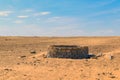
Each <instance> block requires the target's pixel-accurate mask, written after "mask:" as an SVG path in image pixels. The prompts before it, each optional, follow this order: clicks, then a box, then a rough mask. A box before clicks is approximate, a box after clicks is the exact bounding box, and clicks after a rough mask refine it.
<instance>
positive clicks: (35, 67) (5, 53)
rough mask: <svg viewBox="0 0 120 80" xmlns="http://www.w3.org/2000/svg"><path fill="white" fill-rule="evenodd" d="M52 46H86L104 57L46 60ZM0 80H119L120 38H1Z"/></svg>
mask: <svg viewBox="0 0 120 80" xmlns="http://www.w3.org/2000/svg"><path fill="white" fill-rule="evenodd" d="M53 44H64V45H85V46H88V47H89V53H92V54H95V55H96V54H98V53H102V54H104V55H103V56H101V57H98V58H97V59H56V58H45V57H44V56H45V54H46V52H47V48H48V46H49V45H53ZM31 50H35V51H36V54H31V53H30V52H31ZM110 56H113V59H110ZM0 80H120V37H66V38H65V37H0Z"/></svg>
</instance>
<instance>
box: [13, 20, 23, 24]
mask: <svg viewBox="0 0 120 80" xmlns="http://www.w3.org/2000/svg"><path fill="white" fill-rule="evenodd" d="M14 23H16V24H21V23H23V21H22V20H16V21H14Z"/></svg>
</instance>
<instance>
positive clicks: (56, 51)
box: [47, 45, 89, 59]
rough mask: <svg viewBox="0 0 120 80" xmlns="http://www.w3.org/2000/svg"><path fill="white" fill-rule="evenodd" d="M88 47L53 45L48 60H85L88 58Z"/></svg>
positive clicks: (49, 50) (50, 47)
mask: <svg viewBox="0 0 120 80" xmlns="http://www.w3.org/2000/svg"><path fill="white" fill-rule="evenodd" d="M88 52H89V50H88V47H87V46H76V45H51V46H49V48H48V53H47V58H71V59H83V58H87V57H88Z"/></svg>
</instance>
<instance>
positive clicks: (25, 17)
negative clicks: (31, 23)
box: [17, 16, 29, 18]
mask: <svg viewBox="0 0 120 80" xmlns="http://www.w3.org/2000/svg"><path fill="white" fill-rule="evenodd" d="M17 17H18V18H28V17H29V16H17Z"/></svg>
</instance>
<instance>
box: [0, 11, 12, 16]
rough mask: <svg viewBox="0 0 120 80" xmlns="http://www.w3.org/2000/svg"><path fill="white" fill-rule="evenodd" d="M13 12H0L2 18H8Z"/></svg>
mask: <svg viewBox="0 0 120 80" xmlns="http://www.w3.org/2000/svg"><path fill="white" fill-rule="evenodd" d="M11 13H12V11H0V16H8V15H9V14H11Z"/></svg>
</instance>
